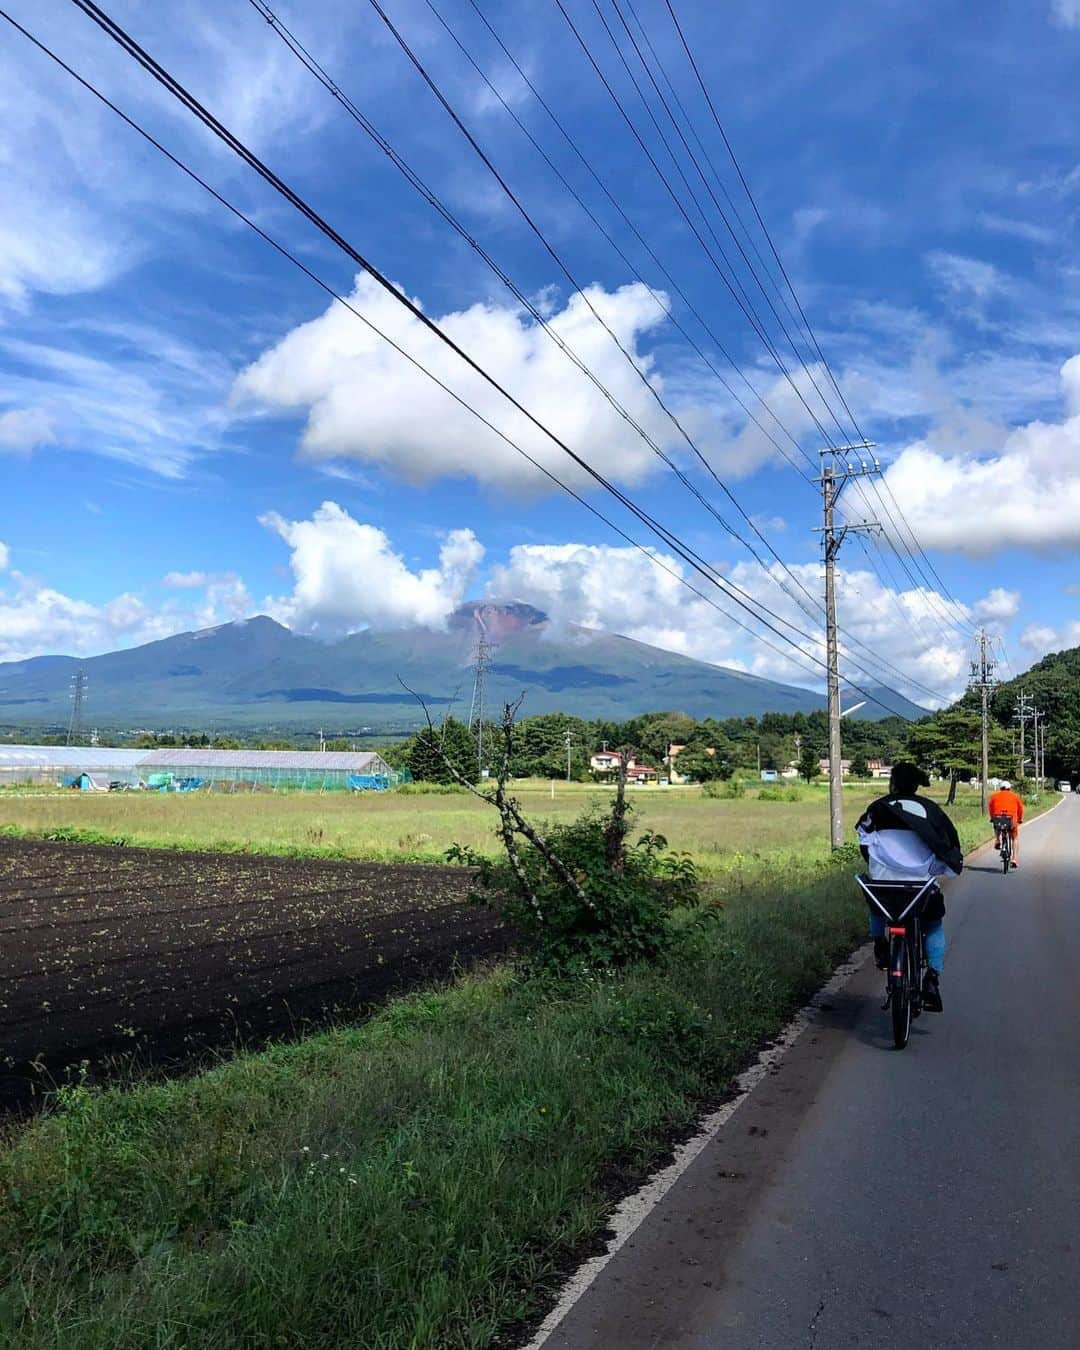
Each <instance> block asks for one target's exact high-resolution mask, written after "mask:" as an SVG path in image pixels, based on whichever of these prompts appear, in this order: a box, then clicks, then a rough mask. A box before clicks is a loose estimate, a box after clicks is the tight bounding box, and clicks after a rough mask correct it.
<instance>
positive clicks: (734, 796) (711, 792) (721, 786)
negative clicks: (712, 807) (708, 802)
mask: <svg viewBox="0 0 1080 1350" xmlns="http://www.w3.org/2000/svg"><path fill="white" fill-rule="evenodd" d="M701 795H702V796H703V797H709V798H712V799H714V800H719V801H737V800H738V799H739V798H740V797H745V796H746V784H745V783H744V782H743V780H742V779H741V778H728V779H727V780H726V781H717V782H711V783H705V784H703V785H702V789H701Z"/></svg>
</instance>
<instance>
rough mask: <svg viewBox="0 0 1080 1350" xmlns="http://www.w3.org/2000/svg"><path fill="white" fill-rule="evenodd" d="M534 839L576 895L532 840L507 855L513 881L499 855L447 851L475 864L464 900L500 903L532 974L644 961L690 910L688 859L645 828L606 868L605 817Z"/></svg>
mask: <svg viewBox="0 0 1080 1350" xmlns="http://www.w3.org/2000/svg"><path fill="white" fill-rule="evenodd" d="M627 812H629V808H627ZM543 843H544V844H545V846H546V851H547V853H548V854H554V855H555V856H556V857H557V858H558V859H559V860H561V862H562V863H563V864H564V865H565V868H566V870H567V871H568V872H569V874H570V875H571V876H572V877H573V879H574V881H575V882H576V883H577V886H578V887H579V888H580V894H575V892H574V890H572V889H571V886H570V885H569V884H567V882H566V881H565V880H563V879H562V878H561V877H560V876H559V875H558V873H557V871H556V869H555V868H554V867H553V866H552V865H551V862H550V860H549V857H546V856H545V855H544V852H542V851H541V849H539V848H537V847H536V846H535V845H534V844H532V843H528V844H526V845H524V846H523V847H521V849H520V850H519V851H518V853H517V858H518V860H519V861H520V864H521V868H522V872H523V878H522V877H519V876H518V875H517V874H516V873H515V870H514V867H513V863H512V861H511V860H510V859H509V858H507V859H501V860H498V861H495V860H493V859H491V858H486V857H483V856H481V855H479V854H477V853H475V852H474V851H473V850H472V849H468V848H463V847H461V846H460V845H457V844H455V845H454V847H453V848H451V849H449V850H448V852H447V857H448V858H449V859H450V860H451V861H454V862H464V863H467V864H468V865H470V866H472V867H475V868H476V871H477V881H478V889H477V891H476V892H474V894H473V896H472V897H471V898H472V899H473V901H474V902H476V903H481V904H493V903H502V904H503V906H504V912H505V914H506V917H507V919H508V920H509V922H510V924H511V925H512V927H513V928H514V929H515V931H516V932H517V933H518V935H519V937H520V939H521V944H522V949H523V954H524V956H525V958H526V961H527V964H529V965H531V966H532V967H533V968H534V969H537V970H543V971H548V972H552V973H555V974H559V975H564V974H574V973H578V972H581V971H584V970H591V969H596V968H604V967H609V968H610V967H617V966H624V965H627V964H629V963H631V962H634V961H645V960H649V959H651V958H653V957H655V956H657V955H658V954H659V953H660V952H661V951H663V950H664V949H665V948H666V947H667V946H668V945H669V944H670V942H671V940H672V938H673V936H674V931H675V930H674V929H673V927H672V925H671V922H670V917H671V912H672V910H673V909H675V908H676V907H696V906H697V905H698V904H699V901H700V895H699V888H698V877H697V870H696V868H695V866H694V863H693V860H692V859H691V858H690V856H689V855H688V854H676V853H672V852H671V851H670V850H669V849H668V845H667V840H666V839H665V838H664V836H663V835H660V834H655V833H652V832H650V831H646V833H644V834H643V835H641V837H640V838H639V839H638V840H637V841H636V842H635V843H632V844H626V845H625V846H624V847H623V848H622V850H621V857H620V858H619V860H618V861H617V862H616V863H615V864H614V865H613V863H612V861H611V821H610V819H609V818H607V817H606V816H604V815H602V814H601V813H599V812H598V811H596V810H591V811H589V812H587V813H586V814H584V815H583V816H580V817H579V818H578V819H577V820H575V821H572V822H571V823H570V824H568V825H553V826H551V828H550V829H548V830H546V831H545V832H544V835H543ZM523 881H524V884H522V883H523Z"/></svg>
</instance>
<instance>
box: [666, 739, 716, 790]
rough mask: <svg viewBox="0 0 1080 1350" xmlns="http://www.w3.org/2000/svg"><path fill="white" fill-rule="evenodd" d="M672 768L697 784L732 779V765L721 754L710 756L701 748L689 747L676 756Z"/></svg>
mask: <svg viewBox="0 0 1080 1350" xmlns="http://www.w3.org/2000/svg"><path fill="white" fill-rule="evenodd" d="M672 768H673V769H674V770H675V772H676V773H677V774H679V775H680V776H681V777H683V778H691V779H693V781H694V782H695V783H713V782H715V781H716V780H717V779H718V778H730V777H731V765H730V764H729V763H728V762H727V761H726V760H725V759H722V758H721V756H720V755H719V754H712V755H710V754H709V752H708V750H706V749H705V748H703V747H701V746H696V745H688V746H687V747H686V749H685V750H680V751H679V753H678V754H677V755H676V756H675V759H674V762H673V764H672Z"/></svg>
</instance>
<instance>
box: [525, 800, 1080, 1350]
mask: <svg viewBox="0 0 1080 1350" xmlns="http://www.w3.org/2000/svg"><path fill="white" fill-rule="evenodd" d="M1022 842H1023V851H1022V854H1021V863H1022V866H1021V869H1020V870H1019V871H1017V872H1015V873H1013V874H1012V875H1011V876H1009V877H1008V878H1006V877H1003V876H1002V875H1001V872H1000V865H999V866H998V869H997V870H996V871H995V870H994V869H993V868H992V864H993V863H995V862H997V856H996V854H993V853H988V852H984V853H982V854H981V855H979V856H976V857H975V858H973V859H972V860H971V863H970V864H969V867H968V869H967V870H966V871H965V874H964V876H963V877H962V878H961V879H960V880H959V881H957V882H954V883H953V884H952V887H951V888H950V891H949V898H948V916H947V920H946V923H947V928H946V931H947V934H948V939H949V944H950V946H949V951H948V953H947V956H946V962H945V978H944V979H943V981H942V991H943V995H944V1000H945V1014H944V1016H940V1017H935V1016H932V1015H930V1014H926V1015H924V1016H923V1017H922V1018H921V1019H920V1020H919V1021H918V1022H916V1023H915V1027H914V1030H913V1033H912V1038H911V1044H910V1045H909V1047H908V1048H907V1049H906V1050H904V1051H902V1052H897V1051H895V1050H893V1049H892V1048H891V1037H890V1036H889V1034H888V1027H887V1026H886V1022H885V1016H886V1015H885V1014H884V1013H882V1012H880V1010H879V1007H878V1004H879V1001H880V1000H879V998H878V994H879V990H880V976H879V975H878V974H877V972H876V971H874V970H873V969H872V968H870V967H869V966H868V967H864V968H863V970H862V971H861V972H860V973H859V974H858V975H857V976H856V977H855V978H854V980H853V981H852V982H851V983H850V984H849V985H848V986H847V987H846V989H845V991H844V993H843V995H842V996H840V997H838V998H837V999H836V1001H835V1003H834V1005H833V1006H832V1008H831V1009H829V1010H825V1011H822V1012H821V1013H820V1014H818V1016H817V1021H816V1024H815V1025H814V1026H812V1027H811V1028H810V1029H808V1030H807V1031H806V1032H804V1033H803V1035H802V1037H801V1038H800V1039H799V1041H798V1042H796V1044H795V1046H794V1047H793V1049H792V1050H791V1052H790V1053H789V1054H788V1055H787V1056H786V1057H785V1059H784V1060H783V1061H782V1062H781V1064H780V1066H779V1067H778V1069H777V1071H776V1073H775V1074H773V1075H772V1076H770V1077H769V1078H767V1079H766V1080H765V1081H764V1082H763V1083H762V1084H761V1085H760V1087H759V1088H758V1089H757V1090H756V1092H754V1093H753V1094H752V1096H751V1097H750V1098H749V1099H748V1100H747V1101H746V1102H745V1103H744V1105H743V1106H742V1107H740V1109H739V1110H738V1111H736V1113H735V1114H734V1116H732V1118H731V1120H730V1121H729V1122H728V1124H727V1125H726V1126H725V1127H724V1129H723V1131H722V1132H721V1135H720V1136H719V1137H718V1139H717V1140H716V1141H715V1142H714V1143H713V1144H711V1145H710V1146H709V1147H708V1148H706V1149H705V1150H704V1152H703V1153H702V1154H701V1155H700V1156H699V1157H698V1158H697V1159H696V1160H695V1162H694V1163H693V1164H692V1165H691V1166H690V1168H689V1169H688V1170H687V1171H686V1172H685V1173H684V1174H683V1176H682V1177H681V1178H680V1180H679V1181H678V1182H677V1183H676V1185H675V1186H674V1187H673V1188H672V1190H671V1191H670V1192H669V1194H668V1196H667V1197H666V1199H665V1201H664V1202H663V1203H662V1204H661V1205H659V1206H658V1207H657V1208H656V1209H655V1210H653V1212H652V1213H651V1214H650V1216H649V1217H648V1218H647V1219H646V1220H645V1222H644V1223H643V1224H642V1226H641V1227H640V1228H639V1229H638V1230H637V1232H636V1234H635V1235H634V1237H632V1238H631V1239H630V1241H629V1242H628V1243H627V1244H626V1246H625V1247H624V1248H623V1249H622V1250H621V1251H620V1252H619V1253H618V1254H617V1255H616V1257H615V1258H614V1259H613V1260H612V1261H611V1262H610V1263H609V1264H608V1266H607V1267H606V1268H605V1269H604V1270H603V1272H602V1273H601V1274H600V1276H599V1277H598V1279H597V1281H596V1283H595V1284H594V1285H593V1286H592V1288H591V1289H590V1290H589V1291H588V1292H587V1293H586V1294H585V1295H584V1296H583V1297H582V1299H581V1300H580V1301H579V1302H578V1303H577V1304H576V1306H575V1307H574V1308H573V1309H572V1310H571V1312H570V1313H569V1314H568V1316H567V1317H566V1319H565V1320H564V1321H563V1323H562V1324H561V1325H560V1327H559V1328H558V1329H557V1330H556V1331H555V1332H554V1334H553V1335H552V1336H551V1338H550V1339H549V1340H548V1342H547V1350H600V1348H601V1347H603V1350H616V1348H617V1350H636V1347H646V1346H649V1347H653V1346H663V1347H669V1346H670V1347H679V1348H680V1350H683V1348H686V1350H689V1348H690V1347H693V1348H694V1350H699V1348H701V1350H703V1348H704V1347H710V1348H711V1347H717V1348H718V1350H758V1348H759V1347H760V1350H788V1347H807V1350H846V1348H847V1347H851V1346H860V1347H862V1346H866V1347H871V1346H872V1347H874V1350H892V1348H893V1347H896V1350H900V1347H903V1350H912V1348H913V1347H918V1348H920V1350H945V1348H946V1347H950V1348H951V1347H964V1350H983V1347H991V1346H1004V1347H1023V1350H1028V1348H1029V1347H1030V1350H1036V1348H1038V1350H1066V1347H1068V1350H1077V1347H1078V1346H1080V1052H1078V1046H1080V800H1069V799H1066V801H1065V802H1064V803H1063V804H1062V805H1061V806H1060V807H1058V808H1057V809H1056V810H1054V811H1053V813H1052V814H1049V815H1048V816H1047V817H1046V818H1045V819H1042V820H1038V821H1033V822H1031V824H1030V825H1029V826H1028V827H1027V828H1026V829H1025V830H1024V832H1023V841H1022Z"/></svg>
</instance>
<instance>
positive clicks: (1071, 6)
mask: <svg viewBox="0 0 1080 1350" xmlns="http://www.w3.org/2000/svg"><path fill="white" fill-rule="evenodd" d="M1050 13H1051V14H1052V15H1053V16H1054V18H1055V19H1056V20H1057V22H1058V23H1059V24H1061V26H1062V28H1080V0H1050Z"/></svg>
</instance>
